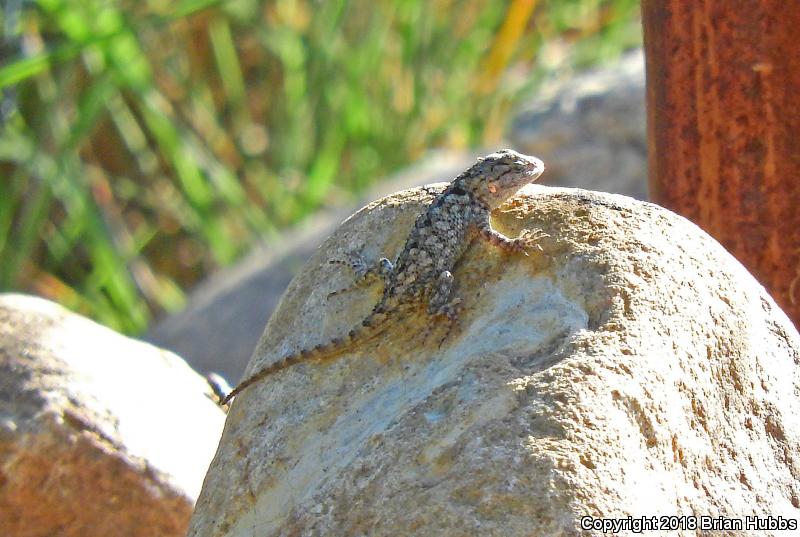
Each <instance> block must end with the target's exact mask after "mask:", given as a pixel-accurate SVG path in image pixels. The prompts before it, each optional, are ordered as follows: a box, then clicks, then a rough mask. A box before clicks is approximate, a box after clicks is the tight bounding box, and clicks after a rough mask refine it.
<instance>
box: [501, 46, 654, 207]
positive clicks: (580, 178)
mask: <svg viewBox="0 0 800 537" xmlns="http://www.w3.org/2000/svg"><path fill="white" fill-rule="evenodd" d="M509 139H510V141H511V145H512V146H513V147H516V148H517V149H519V150H520V151H522V152H523V153H527V154H529V155H536V156H538V157H539V158H541V159H542V160H544V161H545V162H546V163H547V174H546V175H545V176H544V177H543V181H542V184H549V185H559V186H569V187H578V188H588V189H592V190H601V191H604V192H612V193H615V194H625V195H626V196H632V197H634V198H637V199H640V200H644V199H647V181H646V180H645V179H644V178H646V177H647V114H646V112H645V84H644V54H643V52H642V50H641V49H637V50H635V51H632V52H630V53H628V54H626V55H625V56H624V57H623V58H622V60H621V61H619V62H617V63H615V64H613V65H612V66H610V67H602V68H598V69H593V70H591V71H587V72H586V73H582V74H580V75H578V76H576V77H572V78H569V79H568V80H566V81H563V82H560V83H552V84H549V85H546V86H545V87H543V88H541V90H540V91H539V93H538V95H537V97H536V99H535V100H533V101H531V102H530V103H528V104H527V105H525V107H524V111H523V112H522V113H520V114H519V116H518V117H517V119H516V120H515V121H514V125H513V127H512V129H511V132H510V133H509Z"/></svg>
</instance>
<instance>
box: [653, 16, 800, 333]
mask: <svg viewBox="0 0 800 537" xmlns="http://www.w3.org/2000/svg"><path fill="white" fill-rule="evenodd" d="M642 18H643V24H644V39H645V53H646V62H647V105H648V137H649V141H648V145H649V151H650V163H649V165H650V192H651V198H652V199H653V201H655V202H657V203H659V204H661V205H664V206H665V207H668V208H669V209H672V210H674V211H675V212H678V213H680V214H682V215H684V216H686V217H687V218H690V219H691V220H693V221H694V222H695V223H697V224H698V225H700V226H701V227H702V228H704V229H705V230H706V231H708V232H709V233H710V234H711V235H713V236H714V237H715V238H716V239H717V240H719V241H720V242H721V243H722V244H723V245H724V246H725V247H726V248H727V249H728V250H729V251H730V252H731V253H733V255H735V256H736V257H737V258H738V259H739V260H740V261H741V262H742V263H743V264H744V265H745V266H746V267H747V268H748V269H749V270H750V272H751V273H752V274H753V275H754V276H755V277H756V278H757V279H758V280H759V281H760V282H761V283H762V284H763V285H764V286H765V287H766V288H767V289H768V290H769V291H770V293H771V294H772V296H773V297H774V298H775V300H776V301H777V302H778V304H780V306H781V307H782V308H783V309H784V311H786V313H787V314H788V315H789V317H791V318H792V320H793V321H794V323H795V326H800V208H799V205H800V9H798V6H797V4H796V2H786V1H784V0H763V1H754V0H740V1H736V2H728V1H719V0H695V1H692V2H686V1H685V0H643V2H642Z"/></svg>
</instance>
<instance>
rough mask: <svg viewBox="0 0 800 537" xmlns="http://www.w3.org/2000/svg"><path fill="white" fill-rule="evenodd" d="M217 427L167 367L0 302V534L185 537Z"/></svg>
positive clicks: (28, 302) (104, 334)
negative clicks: (182, 536) (183, 536)
mask: <svg viewBox="0 0 800 537" xmlns="http://www.w3.org/2000/svg"><path fill="white" fill-rule="evenodd" d="M223 421H224V413H223V412H222V411H221V410H220V409H219V408H218V407H217V405H216V404H215V403H214V401H213V400H212V398H211V393H210V389H209V386H208V384H207V383H206V381H205V380H204V379H203V378H202V377H199V376H198V375H197V374H196V373H194V371H192V369H191V368H189V367H188V366H187V365H186V364H185V363H184V362H183V361H182V360H181V359H180V358H178V357H177V356H175V355H173V354H171V353H169V352H166V351H163V350H161V349H158V348H155V347H152V346H151V345H147V344H145V343H141V342H138V341H135V340H132V339H128V338H126V337H123V336H121V335H119V334H117V333H115V332H113V331H112V330H109V329H108V328H105V327H102V326H100V325H98V324H96V323H94V322H92V321H89V320H88V319H85V318H83V317H80V316H78V315H75V314H72V313H70V312H68V311H67V310H65V309H64V308H62V307H60V306H58V305H56V304H53V303H52V302H48V301H46V300H42V299H39V298H34V297H30V296H25V295H15V294H3V295H0V535H9V536H15V537H20V536H30V537H38V536H41V537H45V536H52V535H58V536H60V537H71V536H75V537H78V536H82V537H86V536H104V537H105V536H108V535H126V536H143V537H144V536H154V535H158V536H170V535H174V536H179V535H185V532H186V527H187V524H188V521H189V516H190V514H191V511H192V507H193V505H194V501H195V499H196V498H197V495H198V493H199V491H200V486H201V484H202V480H203V476H204V474H205V471H206V468H207V467H208V463H209V461H210V460H211V457H212V455H213V452H214V448H215V447H216V444H217V441H218V439H219V434H220V432H221V429H222V423H223Z"/></svg>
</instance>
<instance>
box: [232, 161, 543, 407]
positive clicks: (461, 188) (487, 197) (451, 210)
mask: <svg viewBox="0 0 800 537" xmlns="http://www.w3.org/2000/svg"><path fill="white" fill-rule="evenodd" d="M543 171H544V165H543V164H542V162H541V161H540V160H539V159H537V158H534V157H529V156H527V155H522V154H520V153H517V152H516V151H513V150H510V149H503V150H501V151H497V152H496V153H492V154H491V155H487V156H486V157H484V158H481V159H478V162H477V163H476V164H475V165H473V166H472V167H471V168H469V169H468V170H466V171H465V172H464V173H462V174H461V175H459V176H458V177H456V178H455V179H454V180H453V182H452V183H450V185H449V186H448V187H447V188H446V189H445V190H444V192H442V193H441V194H439V195H438V196H437V197H436V198H435V199H434V200H433V201H432V202H431V204H430V205H429V206H428V207H427V209H426V210H425V211H424V212H423V213H422V214H421V215H420V216H419V217H418V218H417V220H416V222H415V223H414V227H413V229H412V230H411V233H410V234H409V236H408V238H407V239H406V242H405V245H404V247H403V249H402V251H401V252H400V254H399V255H398V257H397V261H396V262H395V263H394V264H392V263H391V262H389V261H388V260H386V259H382V260H380V261H379V262H378V264H377V268H375V269H366V268H364V267H366V264H365V263H364V262H363V260H357V261H356V262H350V263H348V262H343V261H338V260H334V261H332V262H334V263H338V264H345V265H350V266H352V267H353V268H354V270H356V272H357V273H358V274H359V275H360V276H362V277H364V276H366V275H375V274H377V275H379V276H380V277H381V278H383V279H384V291H383V296H382V297H381V300H380V301H379V302H378V304H376V305H375V307H374V308H373V310H372V313H370V314H369V315H368V316H367V317H366V318H365V319H364V320H363V321H362V322H361V323H360V325H359V326H356V327H355V328H353V329H352V330H349V331H348V333H347V335H345V336H344V337H337V338H334V339H332V340H331V341H329V342H327V343H324V344H321V345H317V346H316V347H314V348H312V349H303V350H300V351H298V352H296V353H293V354H290V355H289V356H286V357H284V358H282V359H281V360H279V361H277V362H275V363H273V364H272V365H269V366H267V367H265V368H264V369H262V370H260V371H258V372H257V373H255V374H254V375H251V376H250V377H248V378H247V379H245V380H244V381H242V382H241V383H240V384H239V385H238V386H237V387H236V388H234V389H233V391H231V393H229V394H228V395H227V397H225V399H224V400H223V402H222V404H226V403H227V402H228V401H230V400H231V399H232V398H233V397H234V396H236V395H237V394H238V393H240V392H241V391H242V390H243V389H245V388H246V387H248V386H250V385H251V384H253V383H255V382H257V381H258V380H260V379H262V378H264V377H266V376H268V375H270V374H272V373H275V372H277V371H280V370H282V369H285V368H287V367H289V366H290V365H294V364H296V363H300V362H304V361H306V360H310V359H313V358H315V357H318V356H320V355H324V354H326V353H332V352H336V351H338V350H344V349H345V348H347V347H348V346H350V345H352V344H353V343H354V342H356V341H358V340H360V339H362V338H366V337H372V336H375V335H377V334H380V333H381V332H382V331H383V330H385V329H386V328H387V327H388V326H389V325H390V324H391V322H392V319H393V318H394V316H396V314H397V313H399V312H402V311H404V310H409V311H410V310H411V309H415V308H416V307H417V306H419V305H420V304H423V305H424V306H425V307H426V310H427V311H428V314H430V315H431V316H432V317H433V318H444V319H447V320H449V321H451V322H452V321H454V320H456V318H457V315H458V307H459V304H460V302H461V301H460V299H459V298H457V297H453V296H452V289H453V284H454V281H453V280H454V278H453V274H452V273H453V269H454V267H455V264H456V263H457V262H458V260H459V258H460V257H461V255H462V254H463V253H464V251H465V250H466V249H467V248H468V247H469V245H470V244H471V243H472V241H473V240H474V239H475V238H476V237H479V236H480V237H482V238H484V239H486V240H487V241H489V242H490V243H492V244H494V245H496V246H498V247H499V248H502V249H504V250H507V251H510V252H524V251H525V249H526V248H529V247H531V246H533V245H534V244H535V239H532V238H530V237H519V238H514V239H512V238H509V237H506V236H505V235H502V234H501V233H498V232H497V231H495V230H494V229H492V226H491V223H490V215H491V212H492V210H493V209H496V208H497V207H499V206H500V205H502V204H503V203H504V202H505V201H506V200H507V199H509V198H510V197H511V196H513V195H514V194H515V193H516V192H517V191H518V190H519V189H520V188H522V187H523V186H525V185H526V184H528V183H531V182H533V181H535V180H536V179H537V178H538V177H539V175H541V173H542V172H543Z"/></svg>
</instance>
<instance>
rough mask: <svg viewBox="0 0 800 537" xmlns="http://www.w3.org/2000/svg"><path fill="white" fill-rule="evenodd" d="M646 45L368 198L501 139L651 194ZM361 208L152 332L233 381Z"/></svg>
mask: <svg viewBox="0 0 800 537" xmlns="http://www.w3.org/2000/svg"><path fill="white" fill-rule="evenodd" d="M644 101H645V99H644V59H643V56H642V52H641V50H639V51H635V52H633V53H630V54H628V55H627V56H626V57H625V58H624V59H623V60H622V61H620V62H619V63H616V64H613V65H610V66H608V67H604V68H602V69H595V70H592V71H590V72H588V73H585V74H581V75H579V76H577V77H575V78H573V79H569V80H566V81H563V82H560V83H554V84H549V85H547V87H545V88H542V89H541V90H540V91H538V95H537V97H536V99H535V100H533V101H531V102H530V103H528V104H526V105H525V107H524V112H521V113H520V114H519V116H518V118H517V119H516V121H515V122H514V125H513V128H512V129H511V130H510V132H509V133H508V137H509V142H507V143H504V144H501V145H500V146H498V147H493V148H486V149H485V150H482V151H478V152H477V153H475V154H465V153H437V154H434V155H432V156H431V157H430V158H428V159H426V160H425V161H423V162H422V163H419V164H417V165H414V166H412V167H410V168H408V169H407V170H405V171H404V172H402V173H400V174H398V175H396V176H394V177H392V178H389V179H388V180H387V181H383V182H381V183H379V184H378V185H377V187H376V188H375V189H374V190H373V191H371V192H370V193H368V194H367V195H368V197H367V198H366V199H367V200H373V199H377V198H378V197H380V196H384V195H386V194H389V193H391V192H395V191H397V190H401V189H404V188H410V187H412V186H420V185H423V184H426V183H432V182H435V181H449V180H451V179H452V178H453V177H455V176H456V175H458V173H459V172H461V171H463V170H464V169H466V168H467V167H469V166H471V165H472V164H473V163H474V162H475V157H476V156H480V155H485V154H487V153H491V152H492V151H494V150H495V149H498V148H499V147H501V146H502V147H512V148H515V149H519V150H520V151H522V152H523V153H527V154H529V155H536V156H537V157H539V158H541V159H542V160H544V162H545V164H547V173H546V174H545V176H544V177H543V178H542V180H541V182H543V183H544V184H550V185H560V186H574V187H580V188H591V189H594V190H602V191H605V192H614V193H617V194H625V195H628V196H634V197H636V198H639V199H644V198H645V197H646V192H647V185H646V180H645V177H647V135H646V125H645V107H644ZM355 207H357V206H351V207H348V208H345V210H344V212H343V211H341V210H334V211H329V212H323V213H321V214H320V215H318V216H317V217H316V218H314V219H313V221H312V222H309V223H307V224H306V225H304V226H303V228H301V229H298V230H294V231H292V232H289V233H287V234H286V236H285V237H284V238H283V239H282V240H281V241H280V242H279V243H278V244H271V245H270V246H269V247H264V248H261V249H258V250H256V251H255V252H253V253H252V254H251V255H249V256H248V257H247V259H245V260H243V261H241V262H239V263H237V264H236V265H234V266H233V267H231V268H228V269H224V270H222V271H220V272H219V273H218V274H216V275H215V276H214V277H212V278H211V279H209V280H208V281H206V282H204V283H202V284H201V285H200V286H199V287H198V288H197V289H196V290H194V291H193V292H192V293H191V295H190V296H189V302H188V306H187V307H186V309H185V310H183V311H181V312H179V313H177V314H175V315H172V316H169V317H167V318H165V319H164V320H162V321H160V322H158V323H156V324H155V325H154V326H153V328H152V329H151V330H150V332H149V333H148V336H147V338H148V340H149V341H151V342H153V343H155V344H156V345H158V346H161V347H164V348H167V349H170V350H172V351H174V352H176V353H178V354H179V355H181V356H183V357H185V358H186V360H187V361H188V362H189V363H190V364H191V365H192V367H194V368H195V369H196V370H197V371H200V372H201V373H208V372H211V371H216V372H218V373H220V374H221V375H223V376H224V377H225V378H227V380H228V381H229V382H236V381H237V380H238V379H239V378H241V376H242V372H243V371H244V368H245V365H246V364H247V360H248V359H249V358H250V356H251V354H252V352H253V348H254V347H255V345H256V342H257V341H258V338H259V336H260V335H261V332H262V330H263V328H264V324H265V323H266V321H267V319H268V318H269V316H270V314H271V313H272V311H273V309H274V308H275V306H276V305H277V303H278V299H279V298H280V296H281V295H282V294H283V292H284V290H285V289H286V286H287V285H288V284H289V282H290V281H291V279H292V277H293V276H294V274H295V273H296V272H297V269H298V268H299V267H301V266H302V265H303V263H304V262H305V261H307V260H308V258H309V257H311V255H312V253H313V252H314V250H315V249H316V248H317V246H318V245H319V244H320V243H321V242H322V240H323V239H324V238H325V237H327V236H328V235H330V234H331V233H332V232H333V231H334V230H335V229H336V227H337V226H338V225H339V223H340V222H341V221H342V219H343V218H344V217H345V216H347V215H349V214H350V213H352V212H353V209H355Z"/></svg>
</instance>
